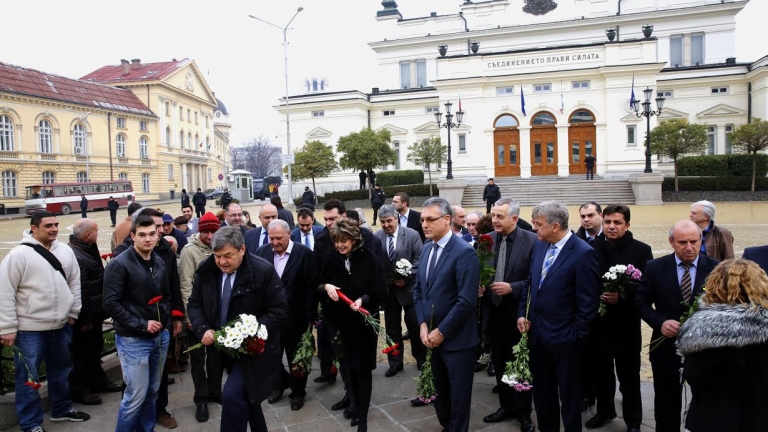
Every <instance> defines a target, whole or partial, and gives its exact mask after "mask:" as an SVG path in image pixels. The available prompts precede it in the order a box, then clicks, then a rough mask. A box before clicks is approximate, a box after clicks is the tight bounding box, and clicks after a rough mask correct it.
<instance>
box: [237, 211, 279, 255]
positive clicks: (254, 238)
mask: <svg viewBox="0 0 768 432" xmlns="http://www.w3.org/2000/svg"><path fill="white" fill-rule="evenodd" d="M275 219H277V207H275V206H274V205H272V204H264V205H263V206H261V209H260V210H259V222H261V226H260V227H258V228H254V229H251V230H248V231H246V232H245V235H244V237H245V247H246V249H248V253H251V254H252V253H256V249H258V248H259V247H261V246H264V245H265V244H269V232H268V231H267V227H268V226H269V223H270V222H272V221H273V220H275Z"/></svg>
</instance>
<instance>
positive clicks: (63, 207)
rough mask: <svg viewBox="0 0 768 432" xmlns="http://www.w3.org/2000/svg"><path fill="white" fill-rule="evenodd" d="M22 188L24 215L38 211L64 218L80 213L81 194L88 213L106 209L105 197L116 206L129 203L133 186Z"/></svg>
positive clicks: (122, 183)
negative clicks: (111, 198)
mask: <svg viewBox="0 0 768 432" xmlns="http://www.w3.org/2000/svg"><path fill="white" fill-rule="evenodd" d="M26 189H27V196H26V199H25V200H24V207H25V210H26V212H27V214H28V215H31V214H32V213H34V212H36V211H38V210H47V211H49V212H51V213H55V214H64V215H68V214H70V213H71V212H72V210H73V209H74V210H75V211H80V200H81V199H82V196H83V195H85V197H86V198H87V199H88V210H97V209H106V208H107V202H108V201H109V197H113V198H114V199H115V200H116V201H117V202H118V203H119V204H120V206H126V205H128V204H129V203H130V202H131V201H132V200H133V186H132V185H131V182H129V181H128V180H114V181H91V182H77V183H48V184H37V185H32V186H27V188H26Z"/></svg>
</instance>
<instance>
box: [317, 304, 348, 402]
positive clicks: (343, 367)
mask: <svg viewBox="0 0 768 432" xmlns="http://www.w3.org/2000/svg"><path fill="white" fill-rule="evenodd" d="M326 318H327V317H326ZM323 325H325V328H326V331H327V333H328V336H329V337H330V341H331V342H330V346H331V349H330V351H331V364H333V359H335V358H336V347H334V345H333V337H334V336H336V332H337V331H338V327H337V325H336V323H335V322H334V321H333V320H328V319H324V320H323ZM339 358H340V360H339V372H340V373H341V380H342V381H344V390H345V391H346V392H347V396H349V398H350V399H351V401H352V402H351V403H350V410H352V411H354V408H355V407H354V405H355V398H354V392H355V389H354V387H352V385H351V383H350V379H349V367H348V366H347V359H346V358H344V356H343V355H340V356H339ZM328 369H329V370H330V367H329V368H328Z"/></svg>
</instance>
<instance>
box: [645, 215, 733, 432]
mask: <svg viewBox="0 0 768 432" xmlns="http://www.w3.org/2000/svg"><path fill="white" fill-rule="evenodd" d="M669 244H670V245H671V246H672V249H674V251H675V252H674V253H671V254H669V255H666V256H663V257H661V258H657V259H655V260H652V261H649V262H648V264H646V266H645V273H644V274H643V277H642V279H641V280H640V285H639V286H638V288H637V296H636V298H635V306H636V307H637V309H638V311H639V312H640V317H641V318H642V319H643V321H645V322H646V323H647V324H648V325H649V326H651V328H652V329H653V334H652V335H651V340H656V339H658V338H660V337H662V336H664V337H665V339H663V341H662V342H661V344H660V345H659V346H655V345H654V346H655V348H653V350H651V352H650V355H649V357H650V359H651V369H652V370H653V393H654V399H653V410H654V416H655V418H656V430H657V431H658V432H671V431H675V432H679V431H680V423H681V419H680V410H681V409H682V401H681V393H682V391H683V386H682V384H681V383H680V369H681V368H682V367H683V362H682V360H681V359H680V356H679V355H677V350H676V349H675V340H676V338H677V332H678V330H679V329H680V317H681V316H682V315H683V313H684V312H685V310H686V309H687V306H685V304H688V305H690V304H691V303H692V302H693V301H695V299H696V296H697V295H699V294H701V292H702V286H704V281H705V280H706V279H707V276H709V273H710V272H711V271H712V270H713V269H714V268H715V266H716V265H717V263H718V261H715V260H713V259H712V258H709V257H707V256H704V255H701V254H700V250H701V229H700V228H699V227H698V226H696V224H695V223H693V222H691V221H689V220H683V221H679V222H677V223H676V224H675V225H674V226H672V229H671V230H670V231H669Z"/></svg>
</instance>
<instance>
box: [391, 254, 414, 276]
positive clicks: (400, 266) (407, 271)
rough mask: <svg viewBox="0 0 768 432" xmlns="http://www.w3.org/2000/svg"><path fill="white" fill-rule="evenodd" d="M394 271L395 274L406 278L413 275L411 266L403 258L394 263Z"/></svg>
mask: <svg viewBox="0 0 768 432" xmlns="http://www.w3.org/2000/svg"><path fill="white" fill-rule="evenodd" d="M395 271H396V272H397V274H399V275H401V276H404V277H408V276H410V275H411V273H413V264H411V262H410V261H408V260H407V259H405V258H401V259H400V260H399V261H398V262H396V263H395Z"/></svg>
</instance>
